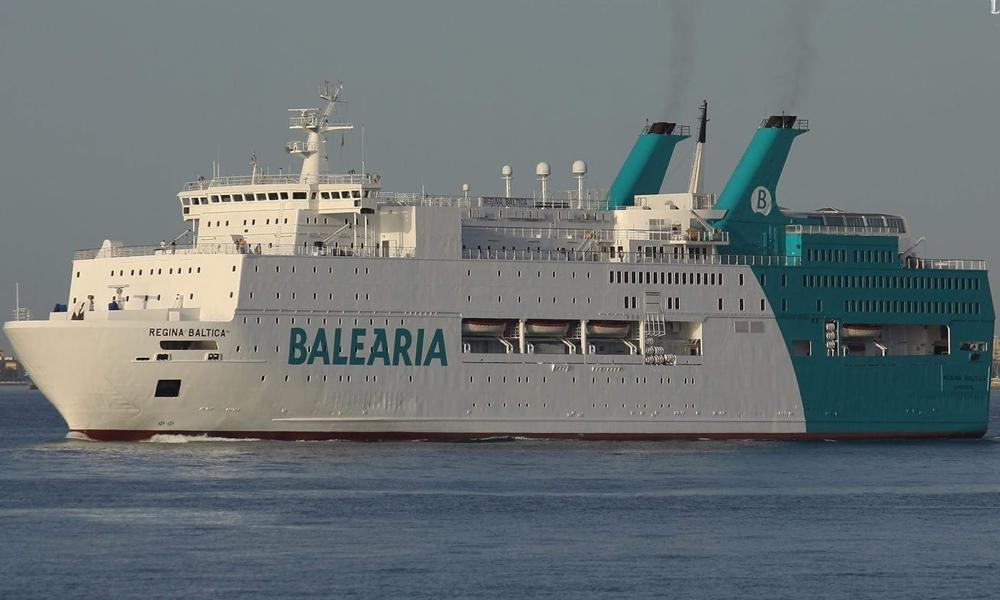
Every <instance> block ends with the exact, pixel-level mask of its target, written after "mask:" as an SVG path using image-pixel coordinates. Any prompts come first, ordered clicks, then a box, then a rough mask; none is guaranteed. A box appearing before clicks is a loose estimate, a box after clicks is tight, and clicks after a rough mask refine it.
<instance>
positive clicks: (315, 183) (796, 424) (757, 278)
mask: <svg viewBox="0 0 1000 600" xmlns="http://www.w3.org/2000/svg"><path fill="white" fill-rule="evenodd" d="M340 89H341V88H340V87H338V88H337V89H336V90H332V89H330V87H329V86H324V87H323V88H322V89H321V93H320V95H321V97H322V99H323V100H324V102H325V104H324V107H323V108H322V109H320V108H317V109H304V110H300V109H296V110H294V111H293V114H292V116H291V121H290V129H291V130H293V131H296V132H299V134H301V135H304V136H305V139H299V140H297V141H293V142H290V143H288V144H287V147H286V150H287V151H288V152H289V153H290V154H291V155H293V156H295V157H298V158H300V159H301V160H302V164H301V171H300V173H299V174H298V175H289V174H287V173H279V174H277V175H274V174H269V173H266V172H264V171H263V170H261V169H259V168H257V166H256V164H254V165H253V167H252V169H251V174H250V175H248V176H236V177H234V176H222V175H220V174H219V173H218V171H216V172H215V173H214V174H213V176H212V177H211V178H208V177H198V178H197V180H195V181H192V182H190V183H187V184H185V185H184V186H183V188H182V189H181V191H180V193H179V194H178V195H177V200H178V208H179V210H180V213H181V217H182V219H183V220H184V222H185V223H186V225H187V226H188V227H189V230H188V235H187V236H186V237H181V238H178V239H177V240H174V241H172V242H170V243H167V242H161V243H159V244H153V245H150V246H140V247H130V246H126V245H123V244H122V243H120V242H117V241H114V240H105V241H104V243H103V244H102V245H101V246H100V247H99V248H96V249H92V250H81V251H78V252H77V253H76V255H75V256H74V259H73V267H72V272H71V280H70V286H69V294H68V297H67V301H66V302H60V303H59V304H57V305H56V307H55V310H53V311H52V312H51V313H50V314H49V315H48V318H47V319H44V320H28V321H16V322H10V323H7V324H6V325H5V328H4V331H5V333H6V335H7V336H8V338H9V339H10V341H11V343H12V344H13V346H14V349H15V350H16V352H17V355H18V356H19V357H21V359H22V360H23V362H24V365H25V367H26V368H27V371H28V372H29V373H30V375H31V377H32V379H33V380H34V381H35V382H36V383H37V385H38V387H39V389H40V390H41V391H42V392H43V393H44V394H45V396H46V397H47V398H48V399H49V401H51V403H52V404H53V405H54V406H55V407H56V409H57V410H58V411H59V413H60V414H61V415H62V417H63V418H64V419H65V421H66V423H67V425H68V428H69V429H70V430H71V431H72V432H76V434H82V435H85V436H87V437H89V438H93V439H98V440H139V439H145V438H149V437H151V436H155V435H157V434H183V435H208V436H221V437H240V438H268V439H292V440H313V439H361V440H390V439H429V440H466V439H482V438H493V437H497V436H511V437H517V436H524V437H531V438H569V439H594V440H597V439H602V440H603V439H617V440H656V439H673V438H736V439H747V438H766V439H841V438H911V437H977V436H982V435H983V433H984V432H985V431H986V428H987V418H988V412H989V379H990V365H991V348H990V342H991V340H992V334H993V321H994V312H993V304H992V300H991V295H990V288H989V281H988V278H987V270H986V264H985V261H982V260H956V259H941V258H928V257H923V256H920V249H921V244H920V242H921V241H922V240H923V238H922V237H915V236H914V235H913V233H912V232H911V231H910V227H909V225H908V223H907V220H906V219H905V218H903V217H901V216H897V215H891V214H885V213H881V212H851V211H844V210H839V209H835V208H822V209H818V210H812V211H809V210H792V209H790V208H786V207H784V206H781V205H779V204H778V201H777V186H778V181H779V178H780V176H781V174H782V170H783V168H784V165H785V162H786V159H787V157H788V156H789V152H790V151H791V148H792V144H793V142H794V141H795V140H796V139H797V138H798V137H799V136H801V135H802V134H804V133H806V132H807V131H808V130H809V124H808V122H807V121H805V120H801V119H798V118H796V117H795V116H790V115H774V116H770V117H767V118H765V119H764V120H763V121H762V123H761V124H760V127H759V128H758V129H757V130H756V131H755V132H754V134H753V136H752V138H751V140H750V142H749V145H748V147H747V148H746V151H745V153H744V154H743V156H742V158H741V159H740V160H739V162H738V164H737V165H736V166H735V169H734V170H733V172H732V174H731V176H730V177H729V179H728V182H727V183H726V184H725V187H724V188H723V189H722V191H721V193H719V194H717V195H716V194H710V193H706V192H705V191H704V190H703V187H704V186H703V171H702V167H703V164H702V163H703V153H704V145H705V140H706V123H707V120H708V119H707V106H706V105H704V104H703V105H702V108H701V113H700V119H699V125H698V129H697V138H696V140H695V144H694V153H693V154H694V161H693V166H692V169H691V175H690V180H689V182H688V186H687V190H688V191H687V192H683V193H660V190H661V186H662V184H663V180H664V176H665V173H666V171H667V167H668V165H669V164H670V162H671V159H672V158H673V157H674V154H675V150H676V149H677V148H678V146H679V144H681V142H683V141H684V140H685V139H687V138H689V137H690V130H689V128H687V127H684V126H679V125H677V124H675V123H666V122H657V123H652V124H650V125H647V126H646V127H645V128H643V129H642V131H641V133H640V134H639V136H638V138H637V139H636V140H635V142H634V146H633V147H632V149H631V151H630V152H629V153H628V154H627V155H626V156H625V159H624V163H623V165H622V167H621V169H620V171H619V172H618V174H617V176H616V177H615V179H614V181H613V182H612V184H611V186H610V188H608V191H607V193H606V194H597V193H594V192H592V191H588V190H587V189H586V188H585V178H586V172H587V166H586V164H585V163H584V162H582V161H576V162H574V163H573V164H572V166H571V168H570V171H571V173H572V176H573V177H574V178H575V179H576V181H577V189H576V190H573V191H570V192H568V193H555V192H553V191H551V190H550V189H549V186H550V181H549V179H550V176H551V168H550V166H549V165H548V164H547V163H545V162H542V163H538V166H537V170H536V173H535V175H536V176H537V188H536V191H535V192H533V193H532V195H531V196H528V197H517V196H515V195H512V182H513V170H512V169H511V168H510V167H509V166H503V167H502V169H501V172H500V174H501V177H502V179H503V181H504V186H503V189H504V193H503V194H498V195H496V196H478V197H477V196H470V195H469V194H468V189H467V188H466V192H465V194H463V195H461V196H457V197H448V196H433V195H426V194H423V193H419V194H412V193H411V194H407V193H389V192H386V191H383V189H382V180H381V178H380V177H379V176H378V175H374V174H370V173H368V172H366V171H365V169H364V168H362V169H361V171H360V172H353V171H352V172H349V173H345V174H334V173H331V172H330V170H329V166H328V161H327V158H326V154H327V150H326V144H327V137H328V135H330V134H332V133H340V134H341V135H344V132H345V131H347V130H349V129H351V128H352V126H351V125H350V124H349V123H345V122H339V121H337V120H335V116H334V109H335V107H336V105H337V103H338V101H339V95H340ZM532 183H533V184H535V182H534V181H533V182H532Z"/></svg>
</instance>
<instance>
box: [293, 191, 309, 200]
mask: <svg viewBox="0 0 1000 600" xmlns="http://www.w3.org/2000/svg"><path fill="white" fill-rule="evenodd" d="M305 199H306V193H305V192H292V200H305Z"/></svg>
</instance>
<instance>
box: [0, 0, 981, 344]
mask: <svg viewBox="0 0 1000 600" xmlns="http://www.w3.org/2000/svg"><path fill="white" fill-rule="evenodd" d="M252 4H255V3H247V2H177V1H170V2H162V1H160V2H138V1H134V0H133V1H129V2H115V3H112V2H86V3H82V2H81V3H70V2H66V3H55V2H39V1H37V0H36V1H32V2H22V1H19V0H3V2H2V3H0V310H2V311H3V312H2V315H3V319H4V320H5V319H6V318H7V317H8V315H9V309H10V308H12V307H13V304H14V282H15V281H19V282H21V287H22V300H24V301H25V302H26V303H27V304H28V305H29V306H30V308H31V309H32V310H33V311H34V312H35V314H36V316H44V315H45V314H46V313H47V311H48V310H49V309H50V308H51V306H52V305H53V304H54V303H56V302H65V301H66V296H67V291H68V285H69V272H70V260H71V255H72V251H73V250H74V249H77V248H92V247H96V246H99V245H100V243H101V241H102V240H104V239H105V238H112V239H120V240H124V241H125V242H126V243H129V244H145V243H156V242H158V241H159V240H160V239H164V238H166V239H170V238H172V237H174V236H175V235H176V234H178V233H180V232H181V231H182V230H183V224H182V222H181V220H180V216H179V208H178V205H177V201H176V198H175V196H174V194H176V193H177V191H178V190H179V188H180V186H181V184H182V183H183V182H184V181H188V180H192V179H194V178H195V176H196V175H197V174H198V173H203V174H210V173H211V168H212V167H211V165H212V161H213V160H217V159H221V161H222V163H223V168H224V169H225V171H226V172H227V173H230V174H242V173H246V172H247V171H248V169H249V167H248V158H249V155H250V152H251V151H252V150H256V153H257V156H258V158H259V160H260V162H261V163H262V164H264V165H265V166H268V167H270V168H271V169H272V170H277V169H278V168H279V167H286V168H287V166H288V165H289V164H290V161H289V159H288V157H287V155H286V154H285V153H284V150H283V147H284V143H285V142H286V141H287V140H288V139H291V137H290V135H289V134H290V132H289V131H288V130H287V129H286V127H287V113H286V111H285V109H286V108H291V107H305V106H314V105H317V103H318V99H317V97H316V89H317V86H318V85H319V83H320V82H322V80H323V79H330V80H333V81H335V80H338V79H340V80H343V81H344V83H345V94H344V95H345V98H346V99H347V100H348V104H347V106H346V109H345V110H344V112H343V113H342V114H343V116H344V117H345V118H347V119H350V120H352V121H353V122H355V123H356V124H357V125H362V124H363V125H364V126H365V132H366V140H365V154H366V162H367V166H368V167H369V170H370V171H373V172H378V173H381V174H382V182H383V185H384V187H385V189H387V190H391V191H419V189H420V187H421V185H423V186H424V187H425V188H426V190H427V191H428V192H436V193H453V194H457V193H458V190H459V187H460V185H461V184H462V183H465V182H467V183H469V184H470V185H471V186H472V192H473V194H476V193H482V194H499V193H500V192H501V190H502V182H501V180H500V177H499V168H500V166H501V165H502V164H504V163H510V164H512V165H513V167H514V178H515V183H514V186H515V191H516V192H519V193H522V194H530V193H531V190H532V187H533V184H534V181H533V177H531V173H532V172H533V168H534V164H535V163H536V162H538V161H540V160H546V161H548V162H549V163H551V164H552V168H553V178H552V179H553V182H552V184H553V187H554V188H555V189H569V188H570V187H573V184H572V180H571V178H570V175H569V165H570V164H571V162H572V161H573V160H574V159H577V158H582V159H584V160H586V161H587V163H588V164H589V166H590V179H589V184H590V185H592V186H594V187H607V186H608V185H609V184H610V180H611V179H612V178H613V177H614V174H615V173H616V171H617V169H618V167H619V166H620V163H621V161H622V159H623V158H624V155H625V153H626V152H627V151H628V149H629V148H630V146H631V144H632V142H633V141H634V138H635V136H636V134H637V133H638V132H639V130H640V128H641V127H642V126H643V124H644V123H645V120H646V119H647V118H649V119H669V120H676V121H680V122H682V123H688V124H694V122H695V120H696V117H697V105H698V103H699V102H700V99H701V98H703V97H706V98H708V100H709V108H710V113H711V114H710V117H711V122H710V124H709V136H708V148H707V163H706V169H707V176H706V183H707V187H708V189H709V190H710V191H720V190H721V187H722V185H723V184H724V183H725V178H726V176H727V175H728V173H729V171H730V170H731V169H732V167H733V165H734V164H735V163H736V161H737V160H738V158H739V156H740V154H741V153H742V151H743V149H744V147H745V145H746V143H747V141H748V140H749V138H750V136H751V134H752V133H753V130H754V128H755V127H756V126H757V124H758V123H759V121H760V119H761V117H763V116H764V115H766V114H768V113H773V112H780V111H782V110H784V111H787V112H793V113H797V114H799V115H801V116H803V117H805V118H808V119H810V121H811V126H812V131H811V132H810V133H809V134H808V135H805V136H803V137H801V138H799V140H798V141H797V142H796V145H795V147H794V148H793V151H792V156H791V158H790V160H789V162H788V166H787V168H786V170H785V176H784V178H783V179H782V183H781V185H780V186H779V191H778V198H779V202H780V203H781V204H782V205H783V206H787V207H792V208H802V209H806V208H818V207H822V206H836V207H841V208H845V209H855V210H880V211H889V212H896V213H900V214H903V215H905V216H907V217H908V218H909V220H910V224H911V227H912V229H913V230H914V231H915V232H916V233H917V234H918V235H926V236H927V237H928V241H927V242H926V245H925V247H924V254H928V255H932V256H937V257H945V258H978V257H985V258H988V259H990V261H991V264H992V265H994V266H996V265H1000V242H998V236H997V234H996V231H995V230H996V228H997V227H998V225H1000V218H998V217H1000V199H998V197H997V193H996V191H997V190H998V189H1000V185H998V184H1000V154H998V152H997V146H998V144H1000V118H998V116H1000V114H998V113H1000V15H996V16H991V15H990V14H989V0H961V1H956V0H949V1H945V0H940V1H915V0H906V1H898V2H889V1H886V2H876V1H873V0H856V1H833V0H830V1H827V2H798V1H797V2H792V1H781V0H771V1H766V2H765V1H756V0H755V1H753V2H747V1H734V2H726V1H721V0H715V1H713V2H710V3H705V4H704V5H702V4H698V3H694V2H662V1H661V2H651V1H646V2H640V1H634V2H621V1H616V2H611V1H606V2H596V1H583V0H573V1H568V0H567V1H560V2H555V1H553V2H544V1H538V0H536V1H530V2H528V1H511V0H508V1H502V2H501V1H494V2H474V1H469V0H465V1H457V0H456V1H438V0H433V1H421V2H381V1H371V0H367V1H364V2H357V3H346V2H344V3H341V2H311V3H304V2H289V1H284V2H280V3H278V2H271V3H259V4H260V6H253V5H252ZM360 146H361V144H360V135H359V134H358V133H354V134H351V135H349V136H348V139H347V145H346V147H345V148H344V149H343V150H338V149H336V148H337V145H334V146H333V148H334V150H332V151H331V153H330V159H331V164H332V166H333V167H334V168H337V167H338V166H340V165H343V168H344V169H345V170H346V169H348V168H352V167H356V166H357V165H358V162H359V160H360ZM692 150H693V144H692V143H691V142H687V143H685V144H684V145H682V146H681V147H680V148H679V149H678V153H677V154H675V157H676V159H675V162H674V165H673V166H672V168H671V170H670V173H669V174H668V180H667V182H666V184H665V190H667V191H669V190H671V189H678V188H681V187H683V186H684V185H685V184H686V179H687V169H688V166H689V165H688V163H689V157H690V153H691V151H692ZM4 345H5V344H4V343H3V340H2V339H0V346H4Z"/></svg>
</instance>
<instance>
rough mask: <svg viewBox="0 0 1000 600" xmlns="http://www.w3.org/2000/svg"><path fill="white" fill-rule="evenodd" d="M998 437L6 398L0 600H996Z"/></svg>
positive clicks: (1, 402)
mask: <svg viewBox="0 0 1000 600" xmlns="http://www.w3.org/2000/svg"><path fill="white" fill-rule="evenodd" d="M994 406H995V408H994V411H993V412H994V417H993V426H992V428H991V431H990V434H988V435H987V437H986V438H985V439H983V440H975V441H940V442H867V443H846V442H825V443H824V442H815V443H795V442H667V443H610V442H538V441H513V442H497V443H478V444H475V443H473V444H443V443H379V444H364V443H351V442H309V443H290V442H273V443H272V442H207V441H190V440H187V441H185V440H183V439H173V440H170V441H162V442H150V443H132V444H127V443H116V444H104V443H97V442H84V441H75V440H67V439H64V436H65V428H64V425H63V422H62V420H61V419H60V418H59V416H58V415H57V414H56V412H55V411H54V410H53V409H51V408H50V407H49V405H48V404H47V403H46V402H45V401H44V399H43V398H42V396H41V395H40V394H39V393H38V392H31V391H27V390H22V389H21V388H10V387H0V598H31V597H60V598H77V597H79V598H83V597H88V598H92V597H122V598H124V597H136V598H150V597H154V598H155V597H187V598H198V597H202V598H207V597H231V596H241V597H260V598H265V597H267V598H270V597H275V596H291V597H307V596H312V597H340V598H374V597H395V598H441V597H454V598H487V597H489V598H496V597H501V598H522V597H530V598H626V597H628V598H634V597H649V598H664V597H676V598H734V597H741V598H827V597H841V598H963V599H964V598H996V597H1000V397H994Z"/></svg>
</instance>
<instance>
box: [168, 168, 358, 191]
mask: <svg viewBox="0 0 1000 600" xmlns="http://www.w3.org/2000/svg"><path fill="white" fill-rule="evenodd" d="M374 182H375V176H374V175H370V174H368V173H365V174H360V173H347V174H343V175H332V174H327V175H309V176H308V177H307V180H306V181H302V179H301V178H300V176H299V175H298V174H294V175H293V174H287V173H279V174H277V175H265V174H263V173H258V174H257V175H233V176H226V177H214V178H212V179H208V178H203V179H199V180H197V181H189V182H187V183H185V184H184V188H183V191H185V192H187V191H192V190H207V189H209V188H216V187H231V186H247V185H302V184H303V183H308V184H320V185H322V184H348V185H362V184H367V183H374Z"/></svg>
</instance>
